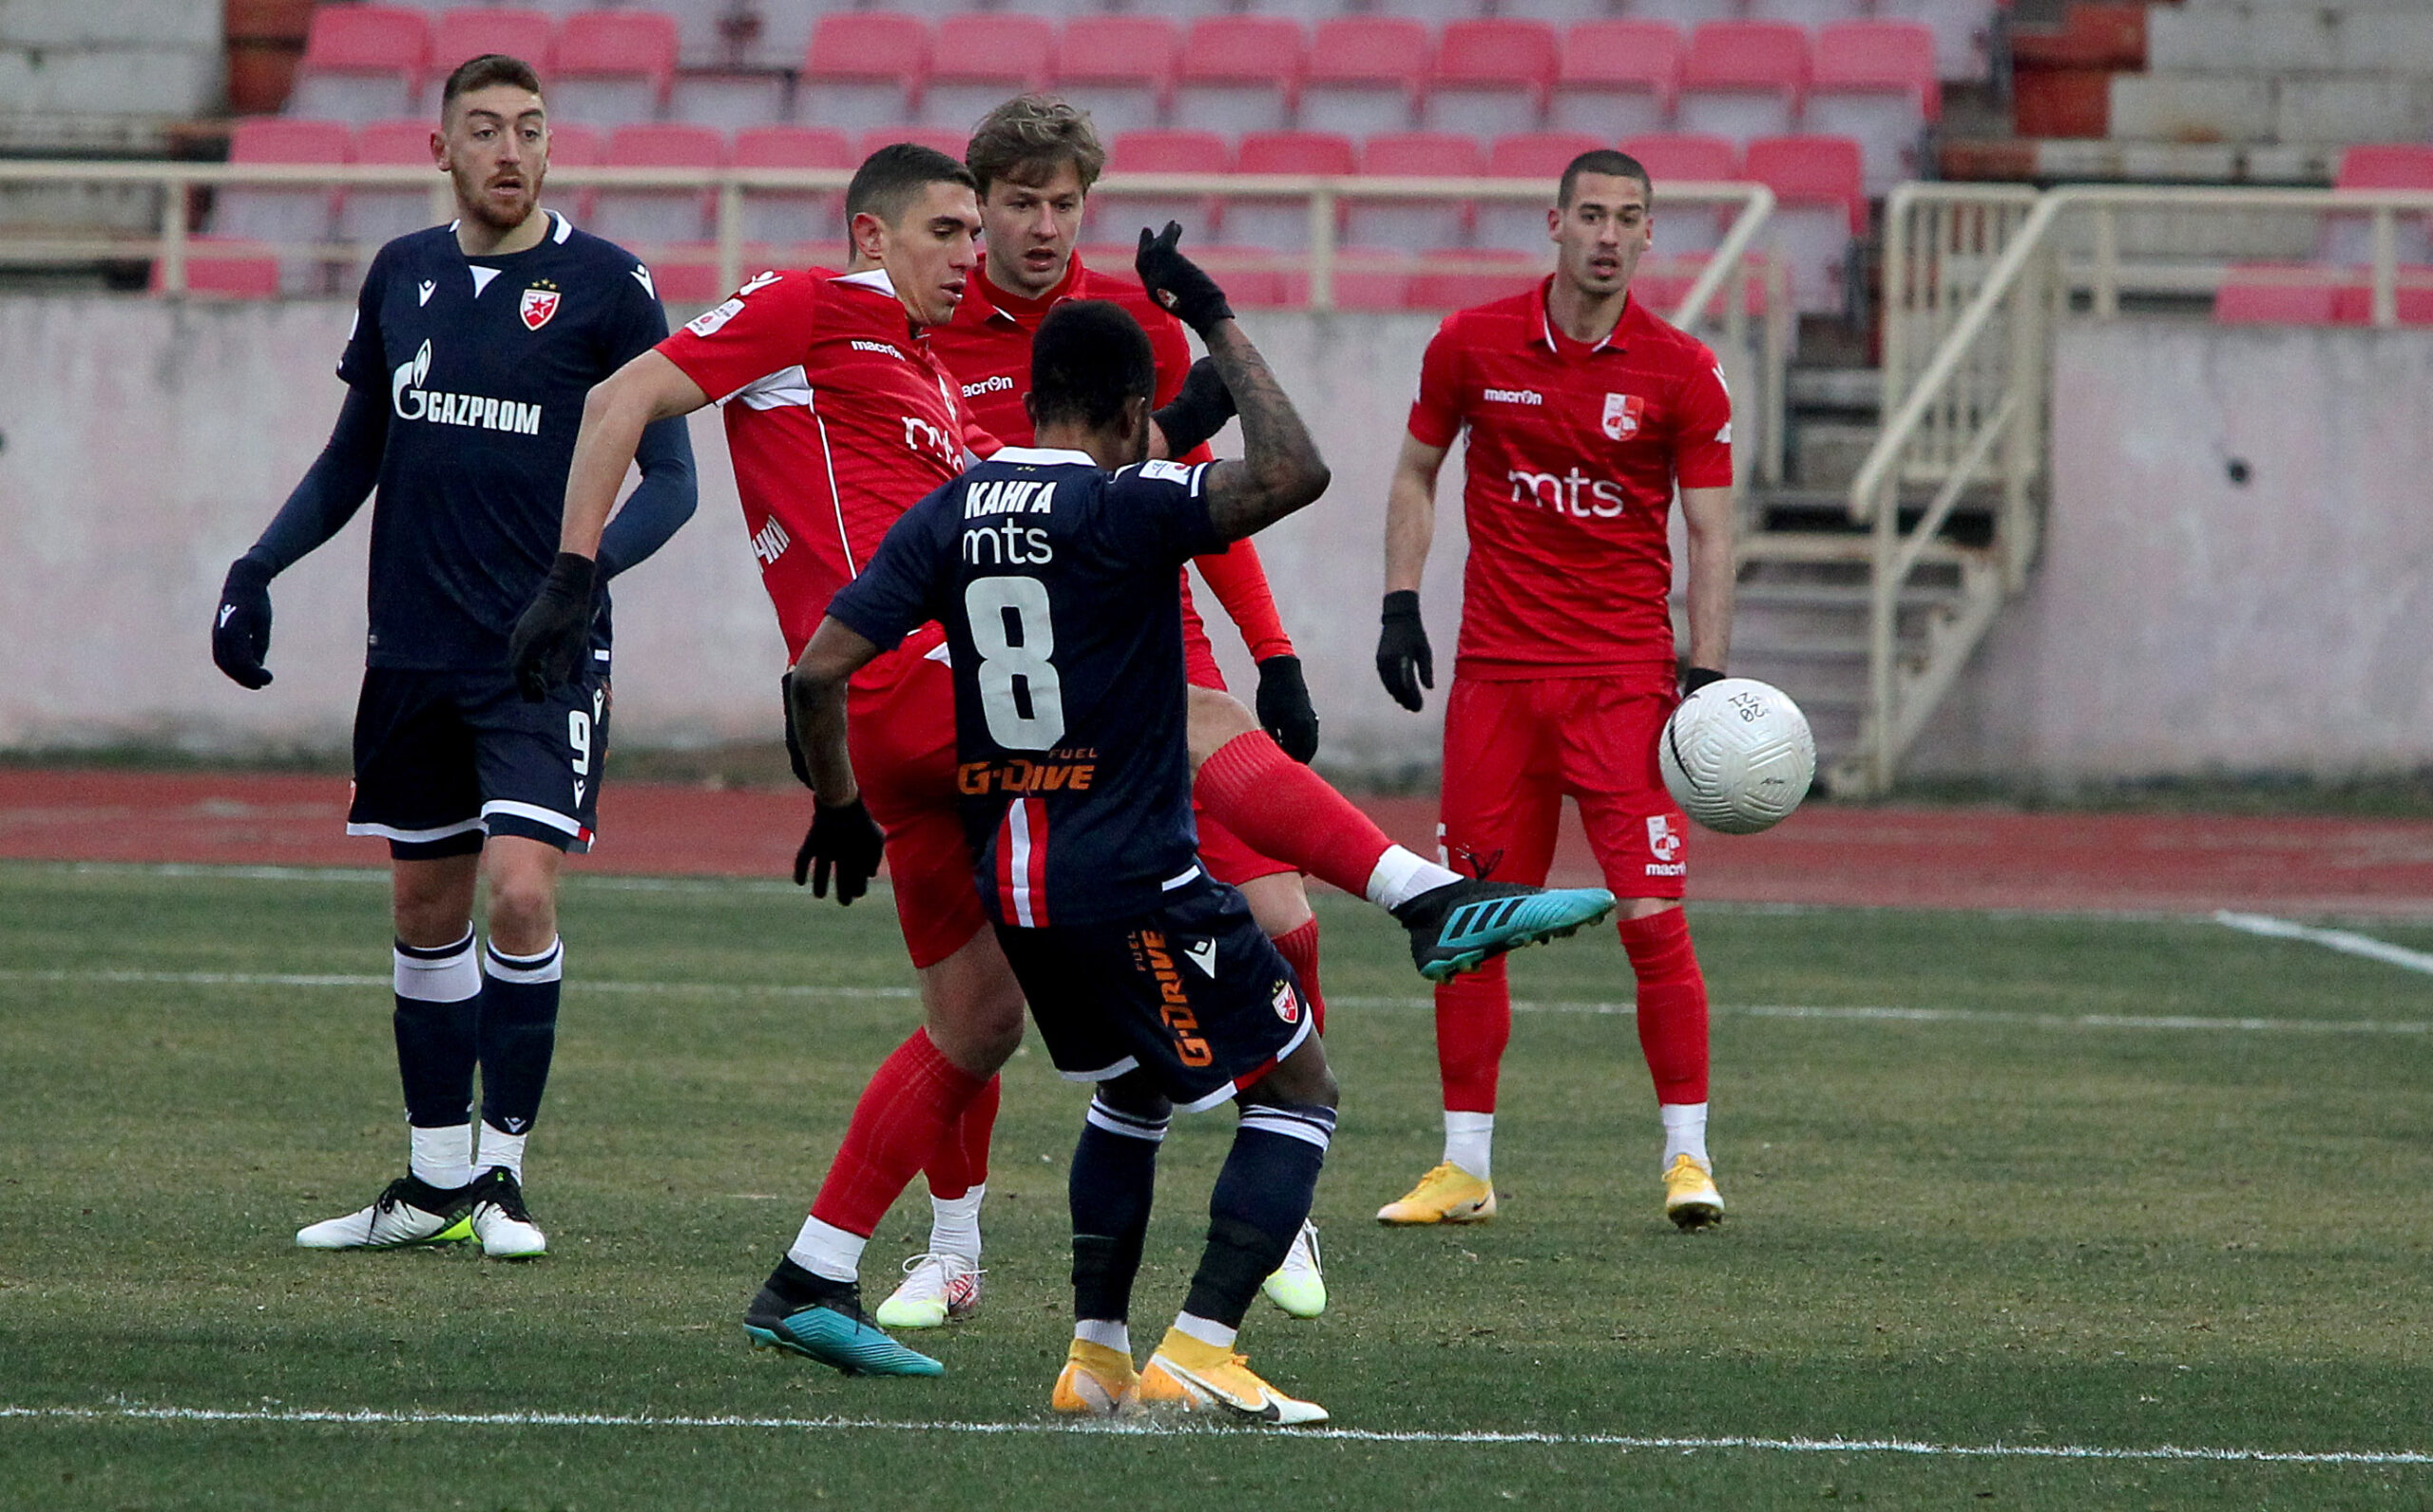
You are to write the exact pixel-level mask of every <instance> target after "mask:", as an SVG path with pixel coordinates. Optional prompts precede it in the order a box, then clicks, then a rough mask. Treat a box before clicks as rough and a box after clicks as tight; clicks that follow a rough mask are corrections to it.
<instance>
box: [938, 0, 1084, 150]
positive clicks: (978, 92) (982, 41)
mask: <svg viewBox="0 0 2433 1512" xmlns="http://www.w3.org/2000/svg"><path fill="white" fill-rule="evenodd" d="M1055 46H1056V32H1055V29H1054V28H1052V27H1050V26H1049V25H1048V24H1047V23H1046V22H1044V21H1042V20H1040V19H1039V18H1038V17H1036V16H1026V15H1016V14H1013V13H1012V12H1010V11H979V12H972V13H967V14H963V15H952V16H948V17H947V18H946V19H945V20H944V21H942V22H940V23H938V29H937V46H936V48H934V49H933V50H932V52H931V54H930V63H929V84H928V85H927V86H925V87H924V88H923V90H922V92H921V113H920V116H919V121H920V124H923V125H925V126H945V127H948V128H951V129H953V130H958V131H961V132H963V133H965V135H966V137H968V136H969V134H970V131H971V127H972V126H973V124H976V123H977V122H978V121H979V120H980V118H981V117H982V116H985V115H987V113H988V112H989V110H990V109H992V108H993V107H994V106H995V105H997V104H998V103H999V102H1001V101H1003V100H1005V99H1006V97H1007V96H1009V95H1017V94H1022V93H1024V92H1025V91H1027V90H1032V89H1038V88H1042V87H1044V86H1045V85H1046V83H1047V80H1048V57H1049V54H1050V53H1051V52H1053V51H1054V49H1055Z"/></svg>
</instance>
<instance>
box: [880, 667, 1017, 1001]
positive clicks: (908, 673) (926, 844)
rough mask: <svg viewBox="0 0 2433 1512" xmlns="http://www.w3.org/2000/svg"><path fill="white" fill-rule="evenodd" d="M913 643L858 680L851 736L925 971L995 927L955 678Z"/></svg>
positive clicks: (907, 936) (909, 946)
mask: <svg viewBox="0 0 2433 1512" xmlns="http://www.w3.org/2000/svg"><path fill="white" fill-rule="evenodd" d="M941 644H943V641H940V640H939V638H938V637H937V636H936V634H935V633H934V632H931V633H929V634H928V635H926V636H921V637H916V638H915V639H913V640H911V641H906V642H905V643H904V645H903V646H902V647H900V648H899V649H897V650H894V651H891V652H889V653H888V654H887V655H886V656H884V657H881V658H879V659H878V660H876V661H873V662H872V663H871V664H870V666H869V667H867V668H865V669H864V670H863V671H862V672H861V673H860V674H859V675H858V676H856V677H855V678H854V679H853V691H852V693H851V695H850V696H849V697H848V699H847V700H846V716H847V720H848V723H847V725H846V738H847V742H848V744H849V746H850V748H851V750H852V753H853V776H854V779H855V780H856V781H858V782H859V783H860V784H861V789H862V801H863V802H864V803H866V804H868V805H869V806H870V811H871V817H872V818H873V819H876V820H877V821H878V823H879V828H881V829H883V830H885V831H886V832H887V875H888V880H889V881H891V882H892V883H893V884H894V887H895V920H896V923H897V925H898V926H900V927H901V928H903V930H904V947H905V949H906V950H908V951H910V953H911V956H912V965H913V966H914V967H924V968H926V967H932V966H935V965H937V964H938V963H939V962H941V961H943V960H945V959H946V958H947V957H948V956H950V955H952V954H954V953H955V952H956V951H957V950H960V949H962V948H963V947H964V946H966V945H967V944H968V943H969V942H970V940H971V937H972V936H973V935H975V934H978V933H979V932H980V931H981V930H982V929H984V928H987V925H988V916H987V914H986V913H984V912H983V911H982V910H981V907H980V891H979V888H978V885H977V884H976V883H974V881H973V880H972V872H971V848H970V846H969V845H968V844H967V843H966V841H965V839H964V835H963V818H962V815H961V814H960V813H958V812H957V809H956V794H955V785H954V767H955V756H954V676H953V674H952V673H950V672H948V670H947V664H946V662H945V661H944V660H939V659H933V658H931V657H929V656H927V655H925V654H924V653H925V652H927V651H928V650H929V648H931V647H933V646H937V645H941Z"/></svg>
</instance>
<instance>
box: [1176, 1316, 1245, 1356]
mask: <svg viewBox="0 0 2433 1512" xmlns="http://www.w3.org/2000/svg"><path fill="white" fill-rule="evenodd" d="M1175 1330H1176V1331H1177V1332H1178V1333H1188V1334H1190V1335H1191V1336H1192V1337H1193V1338H1195V1339H1197V1340H1198V1341H1199V1342H1200V1343H1202V1344H1213V1345H1215V1346H1217V1348H1218V1349H1232V1348H1233V1347H1234V1340H1235V1338H1236V1336H1238V1335H1239V1334H1240V1333H1241V1331H1242V1330H1239V1329H1229V1328H1227V1327H1225V1325H1223V1324H1222V1323H1218V1322H1216V1321H1215V1320H1213V1319H1210V1318H1203V1317H1201V1316H1199V1315H1198V1314H1197V1313H1196V1312H1178V1313H1176V1314H1175Z"/></svg>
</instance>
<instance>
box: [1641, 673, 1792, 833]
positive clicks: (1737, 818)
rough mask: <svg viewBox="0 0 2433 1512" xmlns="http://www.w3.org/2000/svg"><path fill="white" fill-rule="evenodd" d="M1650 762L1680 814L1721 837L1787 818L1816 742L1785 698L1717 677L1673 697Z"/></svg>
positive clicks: (1761, 685)
mask: <svg viewBox="0 0 2433 1512" xmlns="http://www.w3.org/2000/svg"><path fill="white" fill-rule="evenodd" d="M1656 759H1657V765H1658V766H1659V767H1661V768H1662V769H1663V772H1664V787H1665V790H1666V791H1667V792H1669V793H1671V794H1673V801H1674V802H1676V803H1677V804H1679V805H1680V806H1681V812H1682V813H1686V814H1688V815H1689V816H1690V817H1691V818H1693V819H1695V820H1697V821H1698V822H1699V823H1700V824H1703V825H1705V826H1706V827H1707V828H1708V829H1710V830H1718V831H1721V832H1722V833H1725V834H1755V833H1757V832H1758V831H1760V830H1770V829H1772V828H1773V827H1774V826H1775V825H1777V824H1780V823H1781V822H1782V821H1783V820H1784V819H1786V818H1788V817H1789V816H1790V814H1791V811H1792V810H1793V809H1796V808H1798V807H1799V803H1800V800H1801V799H1802V798H1805V797H1807V796H1808V785H1809V784H1810V782H1812V781H1814V780H1815V778H1816V737H1814V736H1812V735H1810V733H1809V730H1808V716H1806V715H1804V714H1802V713H1800V712H1799V705H1798V704H1796V703H1793V702H1791V698H1790V696H1789V695H1787V694H1785V693H1784V692H1783V690H1782V689H1780V688H1777V687H1774V686H1772V684H1770V683H1765V682H1759V681H1758V680H1756V679H1754V678H1725V679H1722V680H1721V681H1719V682H1710V683H1708V684H1707V685H1706V686H1705V687H1703V688H1700V689H1699V690H1698V691H1697V692H1695V693H1693V694H1691V695H1690V696H1689V697H1688V698H1686V699H1682V700H1681V706H1680V707H1679V708H1677V709H1676V710H1674V711H1673V718H1670V719H1667V720H1666V721H1665V722H1664V734H1663V736H1662V737H1661V738H1660V739H1659V741H1658V742H1657V754H1656Z"/></svg>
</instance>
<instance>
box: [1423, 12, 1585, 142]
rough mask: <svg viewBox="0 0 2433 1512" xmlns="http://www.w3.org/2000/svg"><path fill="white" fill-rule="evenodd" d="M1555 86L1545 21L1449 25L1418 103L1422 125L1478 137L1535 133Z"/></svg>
mask: <svg viewBox="0 0 2433 1512" xmlns="http://www.w3.org/2000/svg"><path fill="white" fill-rule="evenodd" d="M1554 81H1555V30H1554V28H1552V27H1550V26H1548V25H1546V24H1545V23H1544V22H1542V21H1525V20H1521V19H1519V18H1516V17H1499V18H1497V19H1495V20H1492V21H1454V22H1449V23H1447V24H1446V28H1445V33H1444V36H1443V38H1442V40H1441V41H1440V42H1439V44H1438V46H1437V49H1436V68H1435V71H1434V73H1433V74H1432V75H1431V76H1430V77H1429V79H1428V81H1427V86H1426V94H1425V95H1424V97H1423V98H1422V100H1421V102H1420V109H1419V113H1420V124H1421V125H1423V126H1425V127H1427V129H1428V130H1430V131H1466V132H1469V133H1471V134H1472V135H1474V136H1481V137H1497V136H1504V135H1505V134H1507V133H1510V132H1515V131H1535V130H1537V129H1538V126H1539V124H1541V123H1542V121H1543V120H1544V118H1545V113H1546V91H1547V90H1548V89H1549V88H1550V87H1552V86H1553V85H1554Z"/></svg>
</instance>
